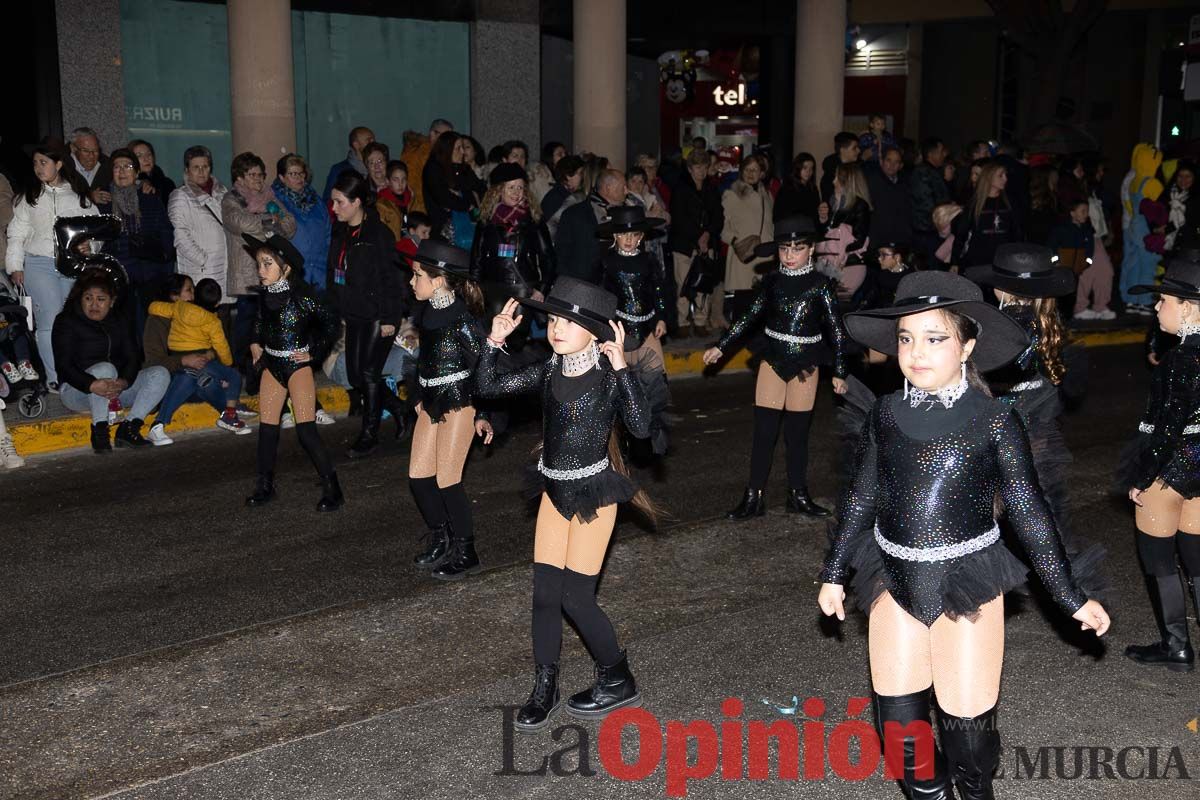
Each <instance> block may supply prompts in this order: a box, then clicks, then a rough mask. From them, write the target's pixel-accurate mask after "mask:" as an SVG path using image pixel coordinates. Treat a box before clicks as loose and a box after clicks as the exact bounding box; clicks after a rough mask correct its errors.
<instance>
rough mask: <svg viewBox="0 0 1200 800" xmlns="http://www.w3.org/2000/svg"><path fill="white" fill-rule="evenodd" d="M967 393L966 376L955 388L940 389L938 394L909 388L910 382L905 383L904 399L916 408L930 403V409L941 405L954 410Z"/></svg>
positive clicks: (913, 387)
mask: <svg viewBox="0 0 1200 800" xmlns="http://www.w3.org/2000/svg"><path fill="white" fill-rule="evenodd" d="M966 393H967V378H966V376H965V375H964V376H963V378H962V380H960V381H959V382H958V383H957V384H955V385H954V386H947V387H946V388H944V389H938V390H937V391H936V392H927V391H925V390H924V389H918V388H916V387H915V386H909V384H908V381H907V380H906V381H905V382H904V397H905V398H906V399H907V400H908V404H909V406H911V407H912V408H916V407H917V406H919V405H921V404H922V403H928V404H929V407H930V408H933V404H934V403H935V402H936V403H941V404H942V405H943V406H945V407H946V408H953V407H954V404H955V403H957V402H958V401H959V400H961V399H962V396H963V395H964V394H966Z"/></svg>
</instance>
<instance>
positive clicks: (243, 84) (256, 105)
mask: <svg viewBox="0 0 1200 800" xmlns="http://www.w3.org/2000/svg"><path fill="white" fill-rule="evenodd" d="M226 9H227V10H228V15H229V97H230V101H231V103H230V105H231V108H232V112H233V113H232V121H233V152H234V154H235V155H236V154H237V153H243V152H246V151H250V152H252V153H255V154H257V155H258V156H259V157H260V158H262V160H263V161H265V162H266V163H267V175H268V176H269V177H273V176H274V171H273V170H274V169H275V161H276V160H277V159H278V158H279V157H280V156H281V155H283V154H284V153H289V152H292V151H294V150H295V149H296V88H295V84H294V83H293V81H292V6H291V3H290V2H289V0H228V3H227V4H226Z"/></svg>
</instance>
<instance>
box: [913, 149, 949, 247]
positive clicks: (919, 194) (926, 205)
mask: <svg viewBox="0 0 1200 800" xmlns="http://www.w3.org/2000/svg"><path fill="white" fill-rule="evenodd" d="M908 182H909V187H910V188H911V189H912V229H913V230H914V231H920V232H923V233H932V232H933V210H934V209H935V208H937V207H938V206H940V205H942V204H943V203H949V202H950V190H949V189H948V188H946V179H945V178H944V177H943V174H942V168H941V167H932V166H930V165H929V164H926V163H924V162H922V163H920V164H917V166H916V168H914V169H913V171H912V175H911V176H910V177H909V179H908Z"/></svg>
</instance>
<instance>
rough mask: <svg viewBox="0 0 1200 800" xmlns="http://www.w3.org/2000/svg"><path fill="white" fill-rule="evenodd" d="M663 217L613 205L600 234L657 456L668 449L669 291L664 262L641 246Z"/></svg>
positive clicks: (607, 282) (628, 357)
mask: <svg viewBox="0 0 1200 800" xmlns="http://www.w3.org/2000/svg"><path fill="white" fill-rule="evenodd" d="M664 224H665V221H664V220H661V219H657V218H655V217H647V216H646V210H645V209H644V208H642V207H641V206H613V207H612V208H610V209H609V210H608V219H607V220H606V221H604V222H602V223H600V226H599V227H598V228H597V229H596V235H597V236H600V237H611V238H612V240H613V245H612V248H611V249H610V250H608V251H606V252H605V253H604V255H603V256H601V258H600V262H601V266H602V267H603V269H604V288H605V289H607V290H608V291H610V292H612V293H613V294H614V295H616V296H617V312H616V313H617V319H618V320H620V321H621V324H622V325H624V326H625V358H626V360H627V361H628V362H629V366H630V367H632V368H633V370H634V373H635V374H636V375H637V376H638V378H639V379H641V381H642V387H643V388H644V389H645V391H646V400H647V401H648V402H649V404H650V444H651V447H652V449H653V451H654V454H655V455H659V456H661V455H664V454H665V453H666V452H667V426H666V424H665V423H664V421H663V414H665V413H666V410H667V405H668V404H669V403H670V394H669V392H668V390H667V373H666V370H665V364H664V363H663V349H662V342H661V341H660V340H661V339H662V337H663V336H665V335H666V333H667V292H666V289H665V288H664V286H663V276H662V274H661V265H659V264H658V263H657V262H656V260H655V259H654V258H653V257H652V256H651V255H650V254H649V253H648V252H646V250H645V249H643V247H642V241H643V239H645V237H647V236H653V235H655V234H656V233H657V232H658V230H659V229H660V228H661V227H662V226H663V225H664Z"/></svg>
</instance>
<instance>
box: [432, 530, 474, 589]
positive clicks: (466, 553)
mask: <svg viewBox="0 0 1200 800" xmlns="http://www.w3.org/2000/svg"><path fill="white" fill-rule="evenodd" d="M481 569H483V567H482V566H481V565H480V564H479V556H478V555H477V554H476V553H475V540H473V539H458V538H454V539H451V540H450V552H449V553H447V554H446V558H445V560H444V561H443V562H442V564H441V566H439V567H438V568H437V569H435V570H434V571H433V572H431V573H429V574H430V575H431V576H433V577H434V578H437V579H438V580H439V581H461V580H462V579H463V578H465V577H467V576H468V575H474V574H475V573H476V572H479V570H481Z"/></svg>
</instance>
